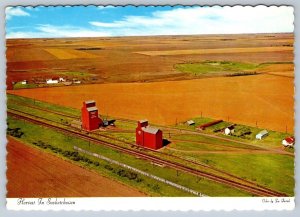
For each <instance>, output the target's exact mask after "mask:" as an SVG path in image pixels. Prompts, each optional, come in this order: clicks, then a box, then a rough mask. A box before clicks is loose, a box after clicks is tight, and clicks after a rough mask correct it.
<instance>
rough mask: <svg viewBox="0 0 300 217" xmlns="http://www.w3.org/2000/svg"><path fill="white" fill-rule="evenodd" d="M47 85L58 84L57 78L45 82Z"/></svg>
mask: <svg viewBox="0 0 300 217" xmlns="http://www.w3.org/2000/svg"><path fill="white" fill-rule="evenodd" d="M46 83H47V84H58V78H50V79H47V80H46Z"/></svg>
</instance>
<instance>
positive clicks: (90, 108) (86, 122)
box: [81, 100, 103, 131]
mask: <svg viewBox="0 0 300 217" xmlns="http://www.w3.org/2000/svg"><path fill="white" fill-rule="evenodd" d="M81 121H82V128H83V129H85V130H89V131H90V130H96V129H98V128H99V126H100V125H102V123H103V122H102V120H101V118H99V116H98V108H97V107H96V102H95V101H94V100H89V101H85V102H83V106H82V108H81Z"/></svg>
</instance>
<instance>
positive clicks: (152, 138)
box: [135, 120, 163, 149]
mask: <svg viewBox="0 0 300 217" xmlns="http://www.w3.org/2000/svg"><path fill="white" fill-rule="evenodd" d="M135 135H136V144H137V145H139V146H143V147H147V148H151V149H160V148H161V147H162V146H163V138H162V131H161V130H160V129H158V128H155V127H151V126H148V121H147V120H140V121H138V126H137V128H136V132H135Z"/></svg>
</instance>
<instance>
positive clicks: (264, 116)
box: [6, 34, 295, 196]
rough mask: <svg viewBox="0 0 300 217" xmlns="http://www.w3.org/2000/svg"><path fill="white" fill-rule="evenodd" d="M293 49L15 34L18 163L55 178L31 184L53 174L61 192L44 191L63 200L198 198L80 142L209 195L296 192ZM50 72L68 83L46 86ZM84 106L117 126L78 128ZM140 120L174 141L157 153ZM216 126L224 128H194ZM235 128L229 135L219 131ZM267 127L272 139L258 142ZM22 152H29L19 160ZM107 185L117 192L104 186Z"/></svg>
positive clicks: (254, 43) (271, 41)
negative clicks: (141, 132) (143, 137)
mask: <svg viewBox="0 0 300 217" xmlns="http://www.w3.org/2000/svg"><path fill="white" fill-rule="evenodd" d="M293 43H294V35H293V34H245V35H199V36H198V35H192V36H151V37H112V38H109V37H103V38H61V39H59V38H57V39H50V38H48V39H47V38H45V39H8V40H7V50H6V55H7V84H8V88H7V91H6V92H7V109H8V119H7V123H8V130H7V134H8V135H10V136H8V137H9V139H10V144H9V145H8V148H9V147H10V148H11V150H10V153H11V156H8V157H9V158H10V159H14V160H15V161H12V160H10V162H12V163H14V164H18V165H21V164H22V163H24V161H25V160H28V159H29V161H30V163H29V164H28V165H27V166H31V169H30V168H29V169H28V171H30V174H36V177H40V176H45V177H41V178H36V179H35V181H34V182H33V184H32V188H34V185H36V184H37V183H38V182H40V181H41V180H43V179H48V180H47V182H46V183H47V184H48V183H49V185H50V186H54V187H57V189H62V190H57V191H55V192H56V193H57V194H55V192H54V190H53V191H52V190H51V189H52V188H51V189H50V192H44V193H45V194H46V193H49V194H50V195H51V194H54V196H55V195H64V196H65V193H64V190H63V189H65V191H68V189H69V190H70V189H71V190H70V192H69V194H70V195H71V196H74V195H72V194H75V193H76V194H78V195H79V196H94V194H95V195H96V196H102V195H103V196H109V193H111V196H126V195H128V196H135V195H137V196H144V195H147V196H191V192H188V191H182V189H179V188H176V187H174V186H171V185H168V184H166V183H165V182H159V181H157V180H155V179H152V178H150V177H148V176H145V175H142V174H138V173H135V172H132V171H131V170H129V169H128V168H127V169H128V170H127V169H126V167H125V169H124V167H122V166H120V165H113V164H111V163H109V161H106V160H103V159H102V160H101V159H99V158H96V157H95V155H94V156H87V155H86V154H83V153H79V152H77V151H76V150H77V149H76V150H75V149H74V147H75V146H76V147H79V148H81V149H84V150H88V151H90V152H92V153H97V154H100V155H102V156H104V157H106V158H109V159H111V160H115V161H118V162H120V163H123V164H126V165H128V166H131V167H134V168H136V169H138V170H141V171H144V172H147V173H150V174H151V175H154V176H158V177H160V178H163V179H165V180H169V181H171V182H173V183H176V184H178V185H181V186H185V187H188V188H190V189H192V190H193V191H197V192H200V193H201V194H204V195H208V196H261V195H270V194H271V195H284V196H292V195H294V184H295V181H294V149H293V148H284V147H283V146H282V144H281V142H282V140H283V139H284V138H286V137H289V136H293V134H294V94H295V92H294V77H295V72H294V64H293V61H294V54H293V50H294V49H293ZM52 77H63V78H65V79H66V83H67V82H68V83H70V84H68V86H67V84H64V82H60V83H58V84H57V86H55V85H53V86H51V85H48V84H45V79H47V78H52ZM22 80H26V81H28V83H26V84H25V85H24V84H22V82H21V81H22ZM73 81H80V82H79V83H76V84H75V83H72V82H73ZM12 84H13V85H12ZM86 100H95V101H96V105H97V108H98V109H99V115H100V117H101V118H102V119H103V120H107V119H108V120H109V119H111V120H112V119H113V120H115V121H116V122H115V126H109V127H100V129H98V130H96V131H93V132H86V131H84V130H83V129H81V128H80V124H79V125H76V126H75V127H74V125H72V123H74V122H77V123H78V122H79V120H80V109H81V107H82V102H83V101H86ZM140 119H147V120H148V121H149V123H150V125H152V126H156V127H159V128H160V129H161V130H162V131H163V137H164V143H165V144H166V146H164V147H163V148H161V149H159V150H158V151H153V150H149V149H145V148H142V147H140V146H137V145H136V144H135V128H136V123H137V120H140ZM187 120H194V121H195V125H194V126H188V125H187V124H186V121H187ZM213 120H223V122H221V123H219V124H216V125H214V126H211V127H208V128H207V129H205V130H203V131H199V130H197V129H196V127H197V126H199V125H201V124H205V123H208V122H211V121H213ZM233 124H235V132H234V133H233V134H232V135H231V136H226V135H224V134H223V133H222V132H221V131H220V129H223V128H225V127H228V126H229V125H233ZM263 129H266V130H268V132H269V135H268V136H267V137H265V138H264V139H263V140H257V139H255V135H256V134H257V133H258V132H260V131H261V130H263ZM20 132H21V134H22V133H23V134H22V135H20ZM245 132H247V133H248V134H244V133H245ZM249 132H250V133H249ZM11 136H15V137H19V136H20V138H19V139H18V141H17V140H15V139H13V138H12V137H11ZM53 138H55V139H53ZM19 142H24V143H26V144H25V145H24V144H21V143H19ZM18 146H22V148H21V149H20V150H21V151H23V149H26V150H24V153H28V154H26V155H24V156H23V158H22V157H20V158H18V159H17V156H19V155H20V153H19V152H18V148H17V147H18ZM38 153H39V154H38ZM48 155H49V156H50V157H46V156H48ZM39 157H41V158H43V161H41V162H42V163H44V164H45V165H48V164H51V165H50V166H47V169H49V171H48V170H47V171H46V172H45V171H44V170H43V167H41V166H39V167H37V166H36V165H39V164H37V161H36V160H39ZM56 159H57V162H56ZM54 161H55V163H53V162H54ZM12 163H9V164H10V165H12ZM56 163H57V164H56ZM14 164H13V167H15V166H14ZM58 164H59V165H60V164H62V165H63V166H62V167H60V166H58ZM41 165H42V164H41ZM183 165H184V166H185V167H183ZM73 167H74V168H76V169H70V170H68V173H66V174H62V171H63V170H66V168H73ZM31 170H32V171H31ZM33 170H34V171H33ZM73 170H74V171H73ZM75 170H76V171H75ZM81 170H82V171H81ZM24 171H26V170H24ZM24 171H20V174H22V175H24V176H25V175H26V174H23V173H25V172H24ZM48 172H49V173H48ZM51 172H54V173H55V174H54V175H51V176H50V175H49V176H47V177H46V175H45V174H51ZM77 173H79V174H80V175H81V176H80V177H79V179H78V181H74V182H73V181H72V182H71V183H70V186H79V185H80V182H84V180H88V181H89V182H90V183H91V184H90V185H89V186H83V187H82V188H84V189H87V192H88V193H87V195H85V194H84V192H83V191H82V192H81V191H73V190H72V188H71V187H69V186H67V184H68V183H66V177H67V176H70V177H73V175H72V174H77ZM41 174H42V175H41ZM12 175H15V176H17V174H14V173H10V176H12ZM65 175H66V176H65ZM93 175H94V176H95V177H94V176H93ZM29 178H30V177H28V179H27V178H26V179H25V180H24V181H28V182H29ZM97 179H99V181H97ZM57 180H62V181H61V182H57ZM107 182H108V183H110V182H111V186H112V187H113V188H115V190H114V191H111V192H110V191H108V190H109V188H105V190H107V191H103V192H101V188H99V186H96V185H98V183H103V185H106V183H107ZM234 183H236V184H234ZM12 185H15V186H20V184H18V183H16V182H15V181H13V182H12ZM86 185H88V184H86ZM99 185H101V184H99ZM108 185H109V184H108ZM66 186H67V187H66ZM94 186H96V187H95V188H96V189H98V190H95V192H91V191H92V190H91V189H92V188H93V187H94ZM109 186H110V185H109ZM114 186H115V187H114ZM40 187H41V188H42V186H40ZM74 188H75V187H74ZM257 188H258V189H257ZM119 189H121V190H122V189H124V190H122V193H121V194H119V192H118V191H119ZM15 190H16V192H17V191H20V192H21V194H23V192H22V190H20V187H18V188H16V189H15ZM38 190H39V189H38ZM39 191H40V192H43V191H46V187H45V188H43V189H41V190H39ZM11 192H13V191H11ZM33 192H35V191H34V190H33ZM89 192H90V193H89ZM25 193H26V192H25ZM25 193H24V194H25ZM27 193H28V192H27ZM89 194H91V195H89ZM15 195H17V193H16V194H15ZM196 195H199V194H196ZM33 196H39V195H38V193H37V194H36V195H33ZM42 196H43V195H42ZM194 196H195V194H194Z"/></svg>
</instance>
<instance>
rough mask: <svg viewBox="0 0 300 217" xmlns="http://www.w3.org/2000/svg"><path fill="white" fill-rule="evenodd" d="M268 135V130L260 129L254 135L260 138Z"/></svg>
mask: <svg viewBox="0 0 300 217" xmlns="http://www.w3.org/2000/svg"><path fill="white" fill-rule="evenodd" d="M268 135H269V132H268V131H267V130H262V131H260V132H259V133H258V134H257V135H256V136H255V138H256V139H259V140H261V139H262V138H264V137H266V136H268Z"/></svg>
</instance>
